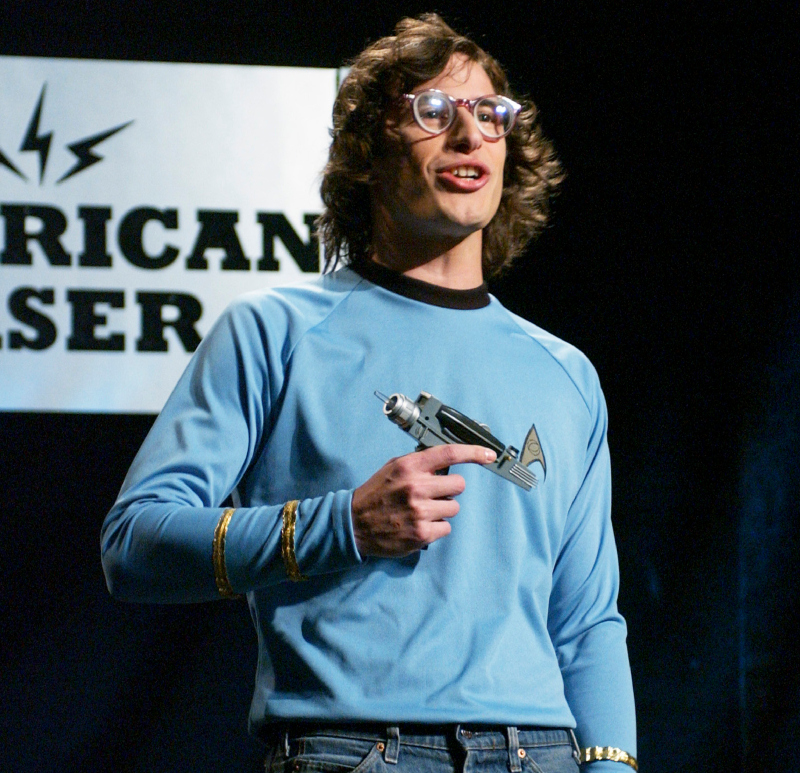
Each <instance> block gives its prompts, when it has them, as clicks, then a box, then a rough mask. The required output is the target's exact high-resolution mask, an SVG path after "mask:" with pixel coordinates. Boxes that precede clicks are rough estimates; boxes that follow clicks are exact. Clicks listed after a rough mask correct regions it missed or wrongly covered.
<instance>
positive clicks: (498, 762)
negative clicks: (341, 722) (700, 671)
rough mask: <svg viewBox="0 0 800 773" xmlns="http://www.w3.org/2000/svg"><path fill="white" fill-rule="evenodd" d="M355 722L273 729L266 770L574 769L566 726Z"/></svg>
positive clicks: (534, 772) (529, 772) (558, 772)
mask: <svg viewBox="0 0 800 773" xmlns="http://www.w3.org/2000/svg"><path fill="white" fill-rule="evenodd" d="M422 731H423V729H420V728H418V727H414V728H413V729H410V730H409V731H408V732H406V731H405V729H404V728H403V727H402V726H401V727H400V728H397V727H387V728H386V730H385V731H374V732H373V731H365V730H362V729H358V726H353V727H351V728H347V727H330V728H314V729H313V730H298V731H291V730H290V731H288V732H278V733H275V734H274V740H273V741H272V742H271V744H270V749H269V753H268V754H267V760H266V773H312V772H313V773H351V772H352V773H473V771H476V772H477V771H480V772H481V773H509V772H510V773H577V772H578V770H579V767H578V762H577V760H576V755H575V751H576V749H575V744H574V736H573V735H572V734H571V733H569V732H568V731H567V730H557V729H542V730H530V729H522V730H518V729H517V728H516V727H507V728H502V729H477V728H476V729H470V728H469V727H468V726H466V725H465V726H463V727H462V726H460V725H453V726H452V727H451V728H436V732H437V733H438V734H435V735H431V734H422Z"/></svg>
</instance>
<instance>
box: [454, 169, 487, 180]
mask: <svg viewBox="0 0 800 773" xmlns="http://www.w3.org/2000/svg"><path fill="white" fill-rule="evenodd" d="M451 171H452V173H453V174H454V175H455V176H456V177H472V178H476V177H480V176H481V173H480V171H479V170H478V169H476V168H475V167H474V166H459V167H456V168H455V169H453V170H451Z"/></svg>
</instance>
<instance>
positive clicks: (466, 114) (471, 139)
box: [447, 107, 484, 153]
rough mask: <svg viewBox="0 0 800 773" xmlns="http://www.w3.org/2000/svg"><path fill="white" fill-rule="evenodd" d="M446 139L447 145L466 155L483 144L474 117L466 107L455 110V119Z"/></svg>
mask: <svg viewBox="0 0 800 773" xmlns="http://www.w3.org/2000/svg"><path fill="white" fill-rule="evenodd" d="M447 139H448V145H450V146H451V147H453V148H456V149H458V150H460V151H462V152H467V153H468V152H470V151H473V150H476V149H477V148H479V147H480V146H481V145H482V144H483V139H484V137H483V134H481V132H480V129H478V124H477V123H476V122H475V116H473V115H472V113H471V112H470V111H469V110H468V109H467V108H466V107H458V108H456V117H455V119H454V120H453V125H452V126H451V127H450V130H449V134H448V138H447Z"/></svg>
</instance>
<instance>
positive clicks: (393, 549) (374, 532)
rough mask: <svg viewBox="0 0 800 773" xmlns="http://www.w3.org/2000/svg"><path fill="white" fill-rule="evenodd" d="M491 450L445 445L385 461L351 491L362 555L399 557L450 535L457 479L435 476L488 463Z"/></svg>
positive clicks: (461, 480)
mask: <svg viewBox="0 0 800 773" xmlns="http://www.w3.org/2000/svg"><path fill="white" fill-rule="evenodd" d="M495 458H496V455H495V453H494V451H491V450H489V449H486V448H484V447H483V446H466V445H447V446H436V447H435V448H428V449H425V450H424V451H420V452H418V453H412V454H407V455H406V456H401V457H398V458H395V459H390V460H389V461H388V462H387V463H386V464H385V465H384V466H383V467H381V469H380V470H378V471H377V472H376V473H375V474H374V475H373V476H372V477H371V478H370V479H369V480H367V481H366V482H365V483H364V484H363V485H361V486H359V487H358V488H357V489H355V490H354V491H353V498H352V501H351V518H352V523H353V534H354V536H355V539H356V545H357V546H358V550H359V552H360V553H361V555H373V556H383V557H396V556H404V555H408V554H409V553H411V552H413V551H415V550H419V549H420V548H421V547H424V546H425V545H429V544H431V543H432V542H435V541H436V540H438V539H441V538H442V537H445V536H447V535H448V534H449V533H450V523H449V522H448V519H450V518H452V517H453V516H454V515H456V514H457V513H458V510H459V505H458V502H456V501H455V499H453V497H456V496H458V495H459V494H461V493H462V492H463V491H464V488H465V486H466V482H465V481H464V478H462V477H461V476H460V475H452V474H451V475H436V474H435V472H436V470H441V469H444V468H445V467H450V466H451V465H454V464H465V463H473V464H487V463H489V462H492V461H494V460H495Z"/></svg>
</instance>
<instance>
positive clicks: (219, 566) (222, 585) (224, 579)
mask: <svg viewBox="0 0 800 773" xmlns="http://www.w3.org/2000/svg"><path fill="white" fill-rule="evenodd" d="M233 512H234V511H233V508H232V507H231V508H228V509H227V510H225V511H224V512H223V513H222V515H221V516H220V519H219V521H217V528H216V529H214V541H213V542H212V543H211V559H212V562H213V564H214V580H215V581H216V583H217V590H218V591H219V595H220V596H222V597H223V598H226V599H237V598H240V596H239V595H238V594H236V593H235V592H234V590H233V588H232V587H231V583H230V580H229V579H228V569H227V567H226V566H225V538H226V537H227V535H228V524H229V523H230V522H231V516H232V515H233Z"/></svg>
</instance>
